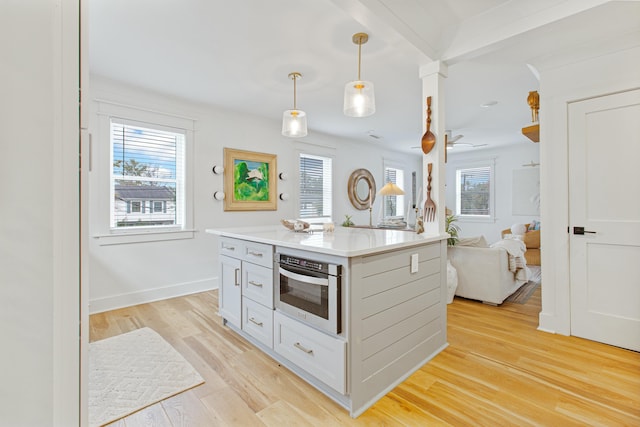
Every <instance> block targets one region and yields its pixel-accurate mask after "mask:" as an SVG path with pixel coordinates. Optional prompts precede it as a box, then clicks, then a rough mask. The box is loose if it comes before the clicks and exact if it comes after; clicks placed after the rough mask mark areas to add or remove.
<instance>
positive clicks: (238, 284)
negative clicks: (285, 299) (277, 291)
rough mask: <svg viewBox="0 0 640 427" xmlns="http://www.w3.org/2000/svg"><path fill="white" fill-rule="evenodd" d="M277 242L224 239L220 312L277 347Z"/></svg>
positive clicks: (221, 255)
mask: <svg viewBox="0 0 640 427" xmlns="http://www.w3.org/2000/svg"><path fill="white" fill-rule="evenodd" d="M272 263H273V246H271V245H265V244H262V243H254V242H248V241H244V240H238V239H230V238H221V239H220V278H221V281H220V294H219V312H220V316H222V318H223V319H225V320H226V322H227V323H230V324H231V325H233V326H235V327H237V328H239V329H242V330H243V331H245V332H246V333H247V334H249V335H251V336H252V337H253V338H255V339H257V340H258V341H260V342H261V343H263V344H264V345H266V346H268V347H269V348H272V347H273V265H272Z"/></svg>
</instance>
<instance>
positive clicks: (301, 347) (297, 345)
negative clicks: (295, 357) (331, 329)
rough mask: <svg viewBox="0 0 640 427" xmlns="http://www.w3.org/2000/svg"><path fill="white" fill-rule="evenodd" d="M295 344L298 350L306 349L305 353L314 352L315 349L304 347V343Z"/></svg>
mask: <svg viewBox="0 0 640 427" xmlns="http://www.w3.org/2000/svg"><path fill="white" fill-rule="evenodd" d="M293 346H294V347H295V348H297V349H298V350H302V351H304V352H305V353H307V354H313V350H309V349H308V348H304V347H303V346H302V344H300V343H299V342H297V343H295V344H294V345H293Z"/></svg>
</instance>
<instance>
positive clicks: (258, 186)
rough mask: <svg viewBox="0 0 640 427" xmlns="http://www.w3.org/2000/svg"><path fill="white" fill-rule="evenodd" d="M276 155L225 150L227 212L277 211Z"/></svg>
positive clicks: (225, 202) (231, 149)
mask: <svg viewBox="0 0 640 427" xmlns="http://www.w3.org/2000/svg"><path fill="white" fill-rule="evenodd" d="M276 168H277V166H276V155H275V154H265V153H256V152H253V151H244V150H235V149H233V148H225V149H224V192H225V198H224V210H225V211H275V210H276V209H277V208H278V201H277V200H278V196H277V194H276V192H277V189H276Z"/></svg>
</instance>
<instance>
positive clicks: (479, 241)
mask: <svg viewBox="0 0 640 427" xmlns="http://www.w3.org/2000/svg"><path fill="white" fill-rule="evenodd" d="M456 246H472V247H474V248H488V247H489V245H488V244H487V240H486V239H485V238H484V236H478V237H460V238H459V239H458V243H457V245H456Z"/></svg>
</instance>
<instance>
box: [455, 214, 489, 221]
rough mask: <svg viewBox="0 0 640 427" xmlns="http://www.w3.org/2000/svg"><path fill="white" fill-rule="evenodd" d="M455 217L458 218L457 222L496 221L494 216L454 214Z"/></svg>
mask: <svg viewBox="0 0 640 427" xmlns="http://www.w3.org/2000/svg"><path fill="white" fill-rule="evenodd" d="M456 218H457V219H458V222H484V223H494V222H496V219H495V218H493V217H486V216H473V215H467V216H462V215H456Z"/></svg>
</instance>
